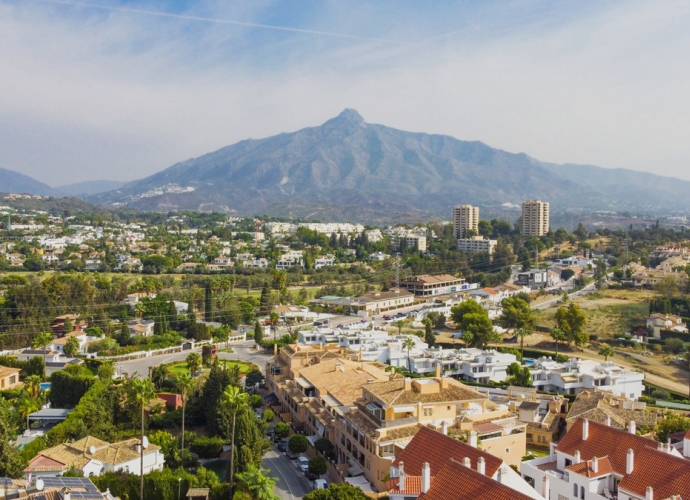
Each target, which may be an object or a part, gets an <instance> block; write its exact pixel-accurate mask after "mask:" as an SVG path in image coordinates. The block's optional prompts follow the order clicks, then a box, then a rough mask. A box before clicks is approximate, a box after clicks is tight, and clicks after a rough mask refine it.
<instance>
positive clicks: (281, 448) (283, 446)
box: [278, 441, 290, 453]
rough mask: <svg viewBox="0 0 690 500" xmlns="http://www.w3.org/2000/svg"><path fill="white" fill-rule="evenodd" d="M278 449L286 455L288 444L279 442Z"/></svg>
mask: <svg viewBox="0 0 690 500" xmlns="http://www.w3.org/2000/svg"><path fill="white" fill-rule="evenodd" d="M278 449H279V450H280V451H282V452H285V453H287V452H288V450H289V449H290V448H288V442H287V441H281V442H280V443H278Z"/></svg>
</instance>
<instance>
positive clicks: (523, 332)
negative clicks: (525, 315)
mask: <svg viewBox="0 0 690 500" xmlns="http://www.w3.org/2000/svg"><path fill="white" fill-rule="evenodd" d="M533 333H534V330H532V329H531V328H530V327H527V326H523V327H522V328H518V329H517V330H515V335H517V336H518V338H519V339H520V359H525V337H529V336H530V335H532V334H533Z"/></svg>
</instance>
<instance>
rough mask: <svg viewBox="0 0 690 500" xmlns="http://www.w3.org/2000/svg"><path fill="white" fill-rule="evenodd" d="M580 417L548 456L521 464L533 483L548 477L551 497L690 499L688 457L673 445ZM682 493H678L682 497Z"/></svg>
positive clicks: (556, 499) (630, 427) (583, 499)
mask: <svg viewBox="0 0 690 500" xmlns="http://www.w3.org/2000/svg"><path fill="white" fill-rule="evenodd" d="M635 431H636V424H635V422H634V421H631V422H630V423H629V424H628V431H627V432H626V431H625V430H621V429H615V428H613V427H609V426H607V425H604V424H599V423H595V422H590V421H588V420H587V419H578V420H577V421H576V422H575V423H574V424H573V425H572V427H571V428H570V430H569V431H568V432H567V434H566V435H565V437H564V438H563V439H561V441H560V442H559V443H558V445H552V447H551V452H550V455H549V456H547V457H543V458H537V459H534V460H528V461H525V462H522V464H521V465H520V472H521V473H522V476H523V477H524V478H525V479H526V480H527V482H529V483H530V484H533V485H540V484H542V483H543V482H544V481H548V483H549V485H550V487H549V496H548V498H549V499H550V500H599V499H601V500H604V499H611V498H617V499H619V500H653V499H655V498H656V499H658V500H659V499H671V498H690V481H688V478H689V477H690V460H687V459H685V458H683V457H682V455H681V454H680V453H679V452H678V450H677V449H676V448H674V447H673V446H671V445H670V444H665V443H657V442H656V441H653V440H651V439H647V438H645V437H642V436H638V435H637V434H636V433H635ZM678 495H679V496H678Z"/></svg>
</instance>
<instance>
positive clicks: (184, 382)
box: [175, 373, 195, 466]
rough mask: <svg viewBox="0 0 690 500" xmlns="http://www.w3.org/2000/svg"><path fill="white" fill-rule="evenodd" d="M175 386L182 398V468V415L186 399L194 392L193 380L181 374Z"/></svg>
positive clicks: (182, 446) (182, 458)
mask: <svg viewBox="0 0 690 500" xmlns="http://www.w3.org/2000/svg"><path fill="white" fill-rule="evenodd" d="M175 385H176V386H177V390H178V391H180V397H181V398H182V444H181V446H180V450H181V451H180V460H181V461H182V466H184V414H185V409H186V407H187V398H189V395H190V394H191V393H192V391H193V390H194V385H195V384H194V379H193V378H192V377H191V376H190V375H189V374H188V373H183V374H182V375H178V376H177V379H176V380H175Z"/></svg>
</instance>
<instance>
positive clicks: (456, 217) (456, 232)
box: [453, 205, 479, 238]
mask: <svg viewBox="0 0 690 500" xmlns="http://www.w3.org/2000/svg"><path fill="white" fill-rule="evenodd" d="M467 231H474V232H475V236H476V235H478V234H479V207H473V206H472V205H460V206H457V207H454V208H453V236H454V237H455V238H466V237H467V236H466V234H467V233H466V232H467Z"/></svg>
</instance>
